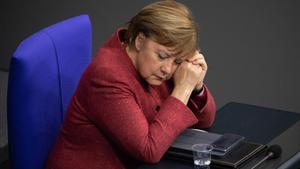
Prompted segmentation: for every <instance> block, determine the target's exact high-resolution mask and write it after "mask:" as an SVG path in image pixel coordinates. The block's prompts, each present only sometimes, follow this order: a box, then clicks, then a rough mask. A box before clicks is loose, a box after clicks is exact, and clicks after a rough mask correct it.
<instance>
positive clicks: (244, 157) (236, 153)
mask: <svg viewBox="0 0 300 169" xmlns="http://www.w3.org/2000/svg"><path fill="white" fill-rule="evenodd" d="M266 147H267V146H266V145H263V144H259V143H252V142H245V141H242V142H241V143H240V144H239V145H237V146H236V147H235V148H234V149H233V150H232V151H230V152H228V154H227V155H226V156H225V157H220V156H212V159H211V161H212V164H211V166H213V167H217V168H239V167H240V166H242V165H243V164H245V163H246V162H247V161H248V160H250V159H252V158H254V157H255V156H257V155H259V154H260V153H261V152H263V151H264V150H265V149H266ZM165 157H166V158H169V159H174V160H178V161H183V162H190V163H192V162H193V152H191V151H187V150H184V149H177V150H176V149H171V150H168V152H167V153H166V155H165Z"/></svg>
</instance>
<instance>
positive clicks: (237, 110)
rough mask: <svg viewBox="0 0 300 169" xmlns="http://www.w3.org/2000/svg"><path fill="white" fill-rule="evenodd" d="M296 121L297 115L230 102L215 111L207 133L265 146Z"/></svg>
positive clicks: (299, 115) (298, 116)
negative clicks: (235, 137)
mask: <svg viewBox="0 0 300 169" xmlns="http://www.w3.org/2000/svg"><path fill="white" fill-rule="evenodd" d="M298 120H300V114H299V113H294V112H287V111H281V110H276V109H271V108H264V107H259V106H253V105H248V104H242V103H236V102H230V103H228V104H226V105H225V106H224V107H222V108H221V109H220V110H218V111H217V115H216V119H215V122H214V124H213V126H212V127H211V128H210V129H209V130H208V131H210V132H216V133H220V134H223V133H235V134H239V135H242V136H244V137H246V139H247V140H250V141H253V142H258V143H262V144H267V143H269V142H270V141H271V140H272V139H274V138H275V137H276V136H278V135H279V134H281V133H283V132H284V131H285V130H287V129H288V128H289V127H290V126H292V125H293V124H295V123H296V122H297V121H298Z"/></svg>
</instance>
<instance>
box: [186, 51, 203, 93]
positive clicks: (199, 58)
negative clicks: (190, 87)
mask: <svg viewBox="0 0 300 169" xmlns="http://www.w3.org/2000/svg"><path fill="white" fill-rule="evenodd" d="M187 61H188V62H190V63H192V64H193V65H197V66H200V67H201V69H199V73H200V78H199V80H198V83H197V85H196V86H195V89H200V88H202V87H203V81H204V78H205V75H206V72H207V64H206V62H205V58H204V56H203V55H202V54H201V53H200V52H199V51H198V50H197V51H196V52H195V54H194V55H193V56H192V57H191V58H188V59H187Z"/></svg>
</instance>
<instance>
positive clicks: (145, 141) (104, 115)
mask: <svg viewBox="0 0 300 169" xmlns="http://www.w3.org/2000/svg"><path fill="white" fill-rule="evenodd" d="M105 72H106V73H105V74H101V76H104V77H101V78H98V77H93V78H91V79H92V80H91V82H90V84H91V90H90V93H89V95H90V96H89V101H88V104H89V110H88V111H89V112H90V113H91V114H90V119H91V120H93V121H94V123H95V124H96V125H97V126H98V127H99V129H100V130H101V131H103V132H104V133H105V135H106V136H107V137H109V138H110V139H111V140H112V141H113V142H115V143H116V144H117V145H118V146H119V147H121V148H122V149H123V150H125V151H126V152H127V153H129V154H130V155H131V156H133V157H135V158H137V159H139V160H141V161H144V162H148V163H155V162H158V161H159V160H160V159H161V157H162V156H163V154H164V153H165V152H166V151H167V149H168V147H169V146H170V145H171V144H172V142H173V141H174V140H175V139H176V137H177V136H178V135H179V134H180V133H181V132H182V131H183V130H184V129H186V128H188V127H190V126H192V125H194V124H196V123H197V121H198V120H197V118H196V116H195V115H194V113H193V112H192V111H191V110H190V109H189V108H188V107H187V106H186V105H184V104H183V103H182V102H181V101H179V100H178V99H176V98H175V97H172V96H169V97H168V98H167V99H166V100H165V101H164V102H163V103H162V105H161V108H160V110H159V112H158V113H157V115H156V116H155V118H154V119H153V120H152V121H151V122H148V121H147V119H146V117H145V115H144V112H143V110H142V109H141V108H140V107H139V105H138V103H137V100H136V97H135V95H134V92H133V91H132V90H133V89H131V88H130V86H129V85H128V84H126V83H124V81H122V80H121V81H120V77H115V75H114V74H113V72H111V73H110V71H105ZM117 78H119V79H117ZM121 78H123V77H121ZM100 84H101V85H100ZM104 105H105V106H104Z"/></svg>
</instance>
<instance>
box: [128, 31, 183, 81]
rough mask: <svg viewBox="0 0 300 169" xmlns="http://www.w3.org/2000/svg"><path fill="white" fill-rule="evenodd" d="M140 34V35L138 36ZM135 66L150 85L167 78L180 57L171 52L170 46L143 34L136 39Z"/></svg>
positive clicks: (179, 60)
mask: <svg viewBox="0 0 300 169" xmlns="http://www.w3.org/2000/svg"><path fill="white" fill-rule="evenodd" d="M140 36H141V37H140ZM136 49H137V50H136V51H137V53H136V55H135V56H136V57H135V61H133V62H134V64H135V67H136V69H137V71H138V72H139V73H140V75H141V76H142V77H143V78H144V79H145V80H146V81H147V82H148V83H149V84H150V85H160V84H162V83H163V82H164V81H166V80H169V79H170V78H171V77H172V75H173V74H174V72H175V71H176V69H177V67H178V66H179V65H180V63H181V62H182V59H181V58H179V57H177V56H175V55H174V54H175V53H174V52H173V53H172V48H168V47H166V46H163V45H160V44H158V43H156V42H154V41H153V40H151V39H150V38H146V37H145V36H143V34H140V35H138V37H137V39H136Z"/></svg>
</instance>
